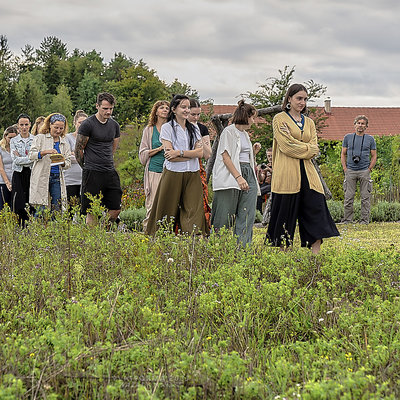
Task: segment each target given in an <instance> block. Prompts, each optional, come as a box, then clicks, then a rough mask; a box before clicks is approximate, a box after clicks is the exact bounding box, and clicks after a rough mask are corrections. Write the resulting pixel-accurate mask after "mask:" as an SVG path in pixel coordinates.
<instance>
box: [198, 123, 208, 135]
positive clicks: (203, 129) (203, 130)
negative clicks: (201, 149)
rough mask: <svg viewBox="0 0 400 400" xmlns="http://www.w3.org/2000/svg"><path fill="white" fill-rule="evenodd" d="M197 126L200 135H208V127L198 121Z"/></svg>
mask: <svg viewBox="0 0 400 400" xmlns="http://www.w3.org/2000/svg"><path fill="white" fill-rule="evenodd" d="M197 126H198V127H199V130H200V135H201V137H203V136H207V135H209V133H208V128H207V127H206V126H205V125H203V124H199V123H198V124H197Z"/></svg>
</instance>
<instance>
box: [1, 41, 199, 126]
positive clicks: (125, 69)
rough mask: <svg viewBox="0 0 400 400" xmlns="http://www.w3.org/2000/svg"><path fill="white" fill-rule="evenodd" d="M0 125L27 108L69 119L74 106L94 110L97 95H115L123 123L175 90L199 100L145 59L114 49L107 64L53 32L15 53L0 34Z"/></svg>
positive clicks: (142, 114) (33, 113)
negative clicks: (162, 76) (70, 47)
mask: <svg viewBox="0 0 400 400" xmlns="http://www.w3.org/2000/svg"><path fill="white" fill-rule="evenodd" d="M0 91H1V93H2V94H3V98H2V102H1V104H0V127H1V128H3V129H4V128H5V127H7V126H9V125H12V124H13V123H15V120H16V117H17V116H18V115H19V114H20V113H21V112H25V113H27V114H29V115H30V116H31V117H32V118H36V117H37V116H39V115H47V114H49V113H51V112H54V111H57V112H61V113H62V114H64V115H65V116H66V117H67V118H68V120H69V122H70V123H71V122H72V115H73V113H74V112H75V110H78V109H82V110H85V111H86V112H87V113H92V112H95V107H94V106H95V102H96V95H97V93H99V92H101V91H108V92H111V93H113V94H114V96H115V97H116V98H117V101H118V104H117V106H116V108H115V113H114V114H115V117H116V118H117V119H118V121H119V122H120V123H121V124H124V123H127V122H130V121H134V120H138V119H141V118H143V117H146V116H147V115H148V113H149V112H150V110H151V107H152V105H153V103H154V102H155V101H157V100H160V99H170V98H171V95H172V94H174V93H185V94H187V95H189V96H191V97H195V98H199V94H198V92H197V91H196V90H194V89H192V88H191V87H190V86H189V85H188V84H187V83H182V82H180V81H179V80H178V79H175V80H174V81H173V82H171V83H166V82H164V81H163V80H162V79H160V78H159V77H158V76H157V72H156V70H154V69H152V68H150V67H149V66H148V65H147V64H146V63H145V62H144V61H143V59H139V60H134V59H133V58H131V57H128V56H126V55H125V54H123V53H121V52H118V53H115V54H114V57H113V58H112V59H111V60H110V61H109V62H105V61H104V58H103V56H102V55H101V53H100V52H98V51H96V50H92V51H89V52H85V51H81V50H79V49H74V50H73V51H72V52H69V51H68V49H67V45H66V44H65V43H63V42H62V41H61V40H60V39H59V38H57V37H55V36H47V37H45V38H44V39H43V40H42V42H41V43H40V46H39V48H37V49H35V48H34V47H32V46H31V45H29V44H27V45H25V46H24V48H22V49H21V54H19V55H16V54H14V53H13V52H12V51H11V50H10V47H9V44H8V39H7V37H6V36H5V35H0Z"/></svg>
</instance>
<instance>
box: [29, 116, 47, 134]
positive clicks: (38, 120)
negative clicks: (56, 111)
mask: <svg viewBox="0 0 400 400" xmlns="http://www.w3.org/2000/svg"><path fill="white" fill-rule="evenodd" d="M44 119H45V117H43V115H41V116H40V117H37V118H36V119H35V122H34V123H33V127H32V130H31V134H32V135H33V136H36V135H37V134H38V133H39V125H40V124H41V123H42V122H43V121H44Z"/></svg>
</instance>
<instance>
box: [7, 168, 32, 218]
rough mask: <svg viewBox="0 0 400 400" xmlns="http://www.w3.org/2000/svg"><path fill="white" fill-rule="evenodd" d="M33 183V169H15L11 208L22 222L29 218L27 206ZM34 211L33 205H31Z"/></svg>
mask: <svg viewBox="0 0 400 400" xmlns="http://www.w3.org/2000/svg"><path fill="white" fill-rule="evenodd" d="M30 183H31V169H30V168H29V167H24V168H22V171H21V172H17V171H14V172H13V176H12V183H11V184H12V191H11V209H12V210H13V211H14V212H15V214H17V216H18V219H19V222H20V224H22V225H23V224H24V223H25V222H26V221H27V220H28V219H29V216H28V213H27V211H26V206H27V204H28V203H29V185H30ZM29 210H30V212H31V213H32V212H33V207H30V206H29Z"/></svg>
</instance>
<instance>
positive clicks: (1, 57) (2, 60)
mask: <svg viewBox="0 0 400 400" xmlns="http://www.w3.org/2000/svg"><path fill="white" fill-rule="evenodd" d="M12 56H13V54H12V52H11V50H10V47H9V45H8V39H7V36H5V35H0V65H6V64H7V63H8V62H9V61H10V60H11V57H12Z"/></svg>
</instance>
